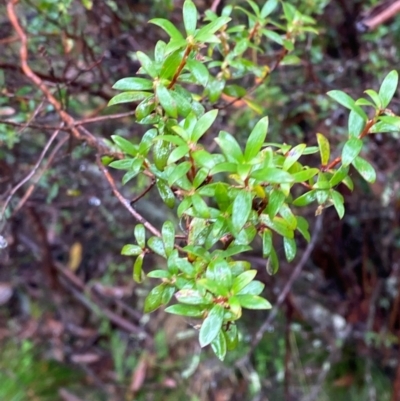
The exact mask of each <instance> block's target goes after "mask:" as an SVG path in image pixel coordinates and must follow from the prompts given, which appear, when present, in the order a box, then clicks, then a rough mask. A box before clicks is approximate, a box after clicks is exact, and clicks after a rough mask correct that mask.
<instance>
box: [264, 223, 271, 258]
mask: <svg viewBox="0 0 400 401" xmlns="http://www.w3.org/2000/svg"><path fill="white" fill-rule="evenodd" d="M271 250H272V232H271V230H268V229H267V228H266V229H264V231H263V233H262V253H263V257H264V258H265V257H267V256H269V254H270V253H271Z"/></svg>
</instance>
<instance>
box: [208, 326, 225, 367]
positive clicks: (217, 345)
mask: <svg viewBox="0 0 400 401" xmlns="http://www.w3.org/2000/svg"><path fill="white" fill-rule="evenodd" d="M211 348H212V350H213V351H214V354H215V355H216V356H217V357H218V359H219V360H221V361H223V360H224V359H225V355H226V350H227V346H226V338H225V336H224V333H223V330H222V329H221V330H220V331H219V333H218V335H217V337H215V338H214V340H213V341H212V342H211Z"/></svg>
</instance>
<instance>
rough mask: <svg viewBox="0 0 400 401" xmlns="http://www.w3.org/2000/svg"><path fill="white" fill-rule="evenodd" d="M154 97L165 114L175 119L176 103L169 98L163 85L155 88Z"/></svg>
mask: <svg viewBox="0 0 400 401" xmlns="http://www.w3.org/2000/svg"><path fill="white" fill-rule="evenodd" d="M156 95H157V98H158V101H159V102H160V104H161V106H162V108H163V109H164V110H165V112H166V114H167V115H168V116H170V117H172V118H177V117H178V109H177V107H176V102H175V100H174V98H173V97H172V96H171V93H170V92H169V90H168V89H167V88H166V87H165V86H163V85H158V86H157V88H156Z"/></svg>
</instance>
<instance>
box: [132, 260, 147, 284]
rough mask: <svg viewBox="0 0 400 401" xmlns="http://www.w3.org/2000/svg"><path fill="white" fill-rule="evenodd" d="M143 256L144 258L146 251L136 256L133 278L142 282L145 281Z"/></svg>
mask: <svg viewBox="0 0 400 401" xmlns="http://www.w3.org/2000/svg"><path fill="white" fill-rule="evenodd" d="M143 258H144V253H141V254H140V255H139V256H138V257H137V258H136V260H135V263H134V265H133V279H134V280H135V281H136V282H137V283H141V282H142V281H143V272H142V266H143Z"/></svg>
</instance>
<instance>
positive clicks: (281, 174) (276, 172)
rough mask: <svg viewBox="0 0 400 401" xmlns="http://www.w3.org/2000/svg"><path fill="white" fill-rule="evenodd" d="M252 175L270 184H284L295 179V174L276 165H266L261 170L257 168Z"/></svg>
mask: <svg viewBox="0 0 400 401" xmlns="http://www.w3.org/2000/svg"><path fill="white" fill-rule="evenodd" d="M250 176H251V177H252V178H255V179H257V180H260V181H262V182H268V183H270V184H283V183H291V182H293V181H294V179H293V176H292V175H291V174H289V173H288V172H287V171H283V170H281V169H278V168H275V167H265V168H262V169H260V170H255V171H253V172H252V173H251V174H250Z"/></svg>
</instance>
